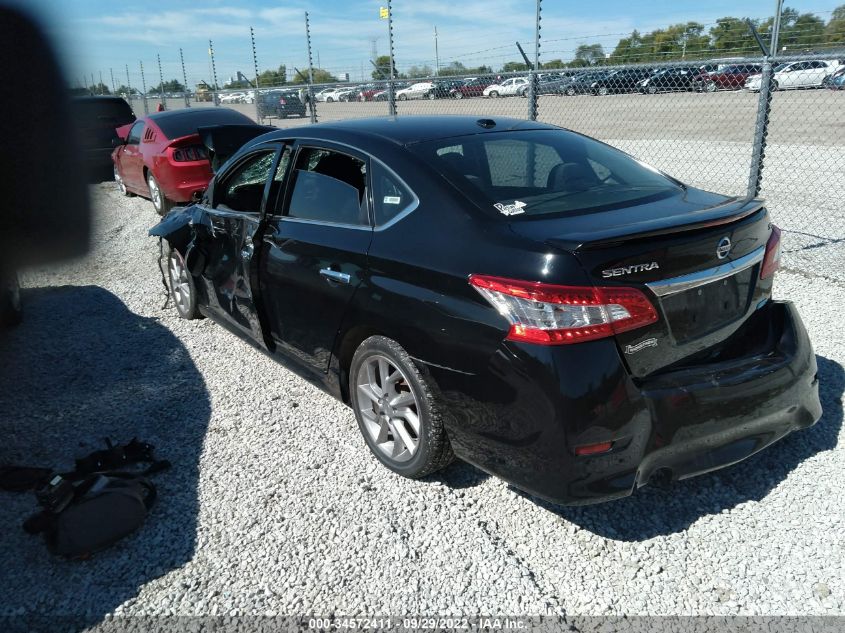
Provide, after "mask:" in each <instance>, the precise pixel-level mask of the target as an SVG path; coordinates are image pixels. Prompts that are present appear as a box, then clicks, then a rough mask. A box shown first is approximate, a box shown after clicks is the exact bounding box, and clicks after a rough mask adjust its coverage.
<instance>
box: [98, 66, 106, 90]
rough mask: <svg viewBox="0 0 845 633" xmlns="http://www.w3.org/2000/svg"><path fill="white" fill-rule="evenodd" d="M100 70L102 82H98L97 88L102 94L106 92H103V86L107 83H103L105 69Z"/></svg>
mask: <svg viewBox="0 0 845 633" xmlns="http://www.w3.org/2000/svg"><path fill="white" fill-rule="evenodd" d="M99 72H100V83H99V84H97V89H98V90H99V91H100V94H105V93H104V92H103V88H105V87H106V85H105V84H104V83H103V71H102V70H101V71H99Z"/></svg>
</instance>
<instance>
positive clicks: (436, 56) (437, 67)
mask: <svg viewBox="0 0 845 633" xmlns="http://www.w3.org/2000/svg"><path fill="white" fill-rule="evenodd" d="M434 76H435V77H439V76H440V53H439V51H438V48H437V25H436V24H435V25H434Z"/></svg>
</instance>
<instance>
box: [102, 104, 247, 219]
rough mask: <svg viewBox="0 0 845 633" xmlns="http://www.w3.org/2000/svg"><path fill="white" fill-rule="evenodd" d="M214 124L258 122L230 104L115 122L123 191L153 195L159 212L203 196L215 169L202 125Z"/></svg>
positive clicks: (117, 170)
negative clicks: (202, 131) (231, 108)
mask: <svg viewBox="0 0 845 633" xmlns="http://www.w3.org/2000/svg"><path fill="white" fill-rule="evenodd" d="M214 125H250V126H255V123H254V122H253V121H252V119H250V118H249V117H247V116H245V115H243V114H241V113H240V112H235V111H234V110H229V109H227V108H186V109H184V110H171V111H168V112H157V113H155V114H150V115H149V116H144V117H141V118H139V119H138V120H137V121H135V122H134V123H131V124H128V125H123V126H121V127H119V128H116V129H117V135H118V137H119V139H118V140H117V141H116V147H115V149H114V151H113V152H112V155H111V157H112V162H113V163H114V179H115V181H116V182H117V186H118V187H119V188H120V191H121V193H123V195H126V196H131V195H135V194H137V195H139V196H143V197H145V198H149V199H150V200H152V202H153V206H154V207H155V209H156V211H157V212H158V213H159V214H160V215H164V214H166V213H167V212H168V211H169V210H170V209H171V207H173V205H174V203H179V202H189V201H190V200H194V199H196V198H198V197H199V195H201V194H202V192H203V191H205V189H206V187H208V181H209V180H211V177H212V175H213V173H212V170H211V163H210V161H209V159H208V153H207V151H206V148H205V146H204V145H203V144H202V141H201V140H200V137H199V133H198V132H197V129H198V128H201V127H209V126H214Z"/></svg>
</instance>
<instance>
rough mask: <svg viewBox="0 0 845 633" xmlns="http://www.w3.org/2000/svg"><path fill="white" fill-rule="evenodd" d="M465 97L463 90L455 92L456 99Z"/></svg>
mask: <svg viewBox="0 0 845 633" xmlns="http://www.w3.org/2000/svg"><path fill="white" fill-rule="evenodd" d="M463 98H464V93H463V92H456V93H455V99H463Z"/></svg>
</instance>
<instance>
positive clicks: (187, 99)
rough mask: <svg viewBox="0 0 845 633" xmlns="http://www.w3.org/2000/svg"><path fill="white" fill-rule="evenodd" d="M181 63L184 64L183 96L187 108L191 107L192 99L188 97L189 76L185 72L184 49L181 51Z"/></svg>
mask: <svg viewBox="0 0 845 633" xmlns="http://www.w3.org/2000/svg"><path fill="white" fill-rule="evenodd" d="M179 61H180V62H182V81H183V82H185V83H184V91H183V93H182V94H183V95H184V96H185V107H186V108H190V107H191V98H190V97H189V96H188V75H187V73H186V72H185V56H184V55H183V54H182V49H181V48H180V49H179Z"/></svg>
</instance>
